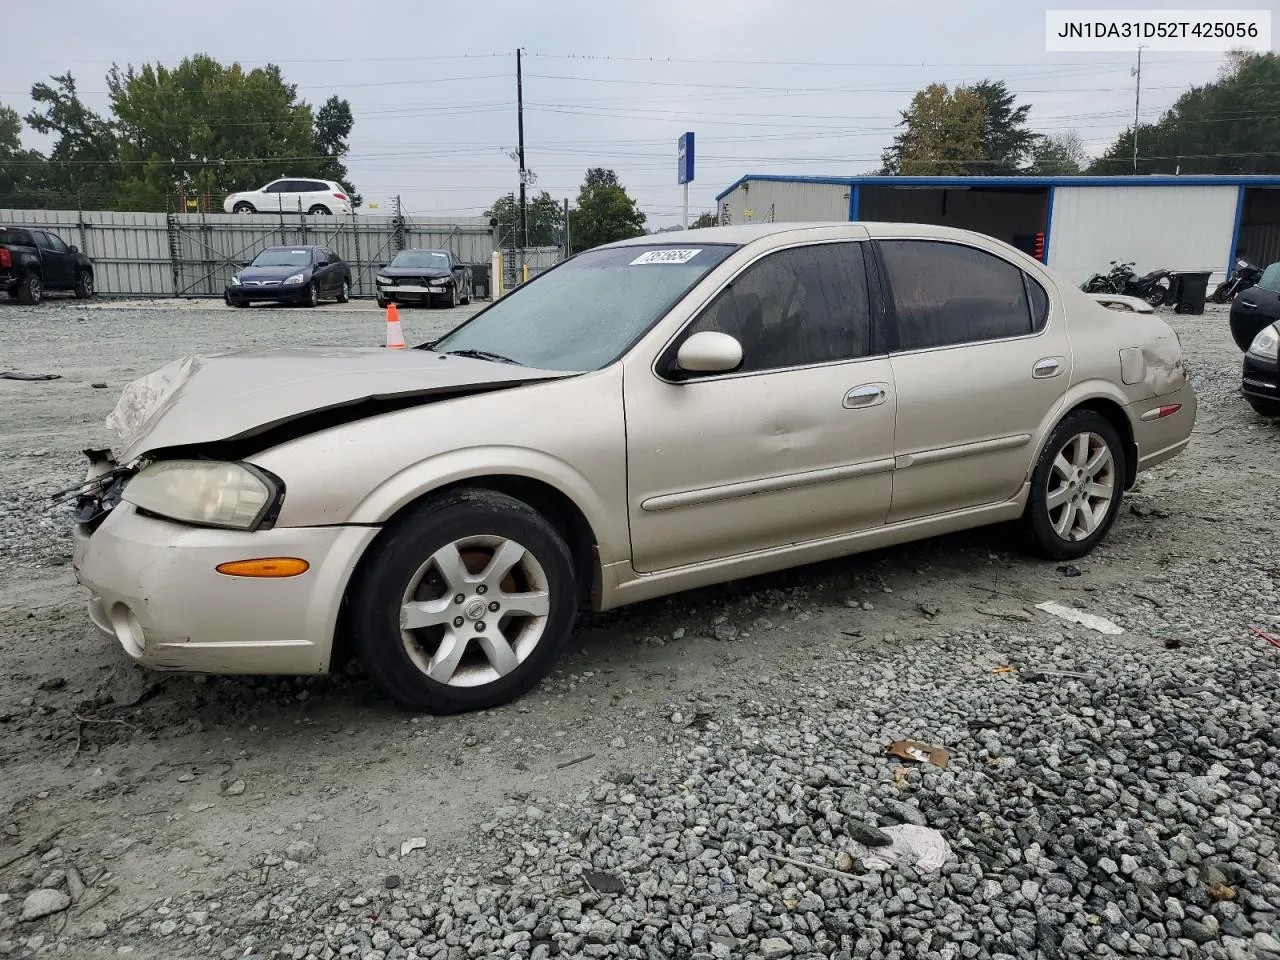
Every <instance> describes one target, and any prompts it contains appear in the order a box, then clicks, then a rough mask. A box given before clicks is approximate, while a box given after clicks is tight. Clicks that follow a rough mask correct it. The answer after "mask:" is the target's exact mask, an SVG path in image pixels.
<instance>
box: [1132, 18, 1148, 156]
mask: <svg viewBox="0 0 1280 960" xmlns="http://www.w3.org/2000/svg"><path fill="white" fill-rule="evenodd" d="M1144 46H1145V44H1141V43H1140V44H1138V68H1137V69H1136V70H1131V71H1130V73H1132V74H1134V75H1135V76H1136V77H1137V78H1138V82H1137V84H1136V85H1135V87H1134V91H1133V172H1134V173H1135V174H1136V173H1137V172H1138V107H1139V105H1140V104H1141V103H1142V48H1143V47H1144Z"/></svg>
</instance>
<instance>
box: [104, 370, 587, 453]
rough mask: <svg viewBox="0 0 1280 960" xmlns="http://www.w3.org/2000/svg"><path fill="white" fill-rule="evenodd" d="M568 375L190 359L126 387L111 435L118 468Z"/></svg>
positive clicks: (114, 414) (111, 423)
mask: <svg viewBox="0 0 1280 960" xmlns="http://www.w3.org/2000/svg"><path fill="white" fill-rule="evenodd" d="M566 376H574V374H571V373H565V372H564V371H560V370H535V369H532V368H530V367H520V366H516V365H515V364H508V363H497V362H491V361H488V360H476V359H471V358H469V357H457V356H448V355H446V354H442V353H432V352H431V351H430V350H388V349H386V348H384V347H311V348H307V347H302V348H285V349H275V350H257V351H235V352H230V353H218V354H210V355H201V356H188V357H183V358H181V359H179V360H175V361H173V362H172V363H170V364H168V365H166V366H164V367H161V368H160V369H159V370H157V371H155V372H154V373H152V374H149V375H147V376H145V377H142V378H141V379H139V380H135V381H134V382H133V383H131V384H129V386H128V387H126V388H125V390H124V393H123V394H121V396H120V401H119V402H118V403H117V404H116V407H115V410H113V411H112V413H111V415H110V416H109V417H107V426H108V427H109V428H111V430H112V431H114V432H115V434H116V437H117V438H118V440H119V444H118V445H117V447H116V451H115V452H116V458H117V461H118V462H119V463H122V464H123V463H128V462H130V461H132V460H134V459H135V458H137V457H138V456H141V455H142V454H144V453H149V452H151V451H154V450H161V449H164V448H166V447H179V446H187V445H189V444H197V443H211V442H214V441H220V440H240V439H246V438H249V437H253V436H255V435H257V434H260V433H265V432H266V431H267V430H270V429H272V428H273V427H278V426H280V425H281V424H285V423H288V422H289V421H291V420H297V419H300V418H302V417H305V416H308V415H309V414H315V413H320V412H322V411H327V410H336V409H339V408H342V407H351V406H354V405H356V404H359V403H361V402H363V401H367V400H387V399H397V398H413V397H422V398H424V400H425V399H426V398H429V397H432V396H441V395H446V396H447V395H448V394H451V393H466V392H469V391H472V390H483V389H494V388H499V387H510V386H517V385H519V384H522V383H529V382H531V381H536V380H550V379H555V378H558V377H566Z"/></svg>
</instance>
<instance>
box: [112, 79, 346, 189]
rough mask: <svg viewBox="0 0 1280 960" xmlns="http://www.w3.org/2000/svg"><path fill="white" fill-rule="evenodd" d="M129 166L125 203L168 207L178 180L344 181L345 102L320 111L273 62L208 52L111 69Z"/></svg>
mask: <svg viewBox="0 0 1280 960" xmlns="http://www.w3.org/2000/svg"><path fill="white" fill-rule="evenodd" d="M107 89H108V90H109V92H110V95H111V108H112V112H113V113H114V115H115V123H116V127H117V129H118V130H119V137H120V145H119V152H120V157H121V160H123V161H124V163H125V172H124V175H123V177H122V182H121V185H120V193H121V196H122V200H123V202H125V203H127V204H129V205H131V206H133V207H134V208H136V209H153V210H154V209H165V208H166V206H167V205H168V203H169V202H170V200H171V198H172V197H173V196H174V194H175V191H176V189H177V188H178V186H179V185H181V186H183V187H184V188H185V189H187V190H189V191H193V192H195V193H199V194H215V195H217V194H224V193H230V192H233V191H236V190H245V189H252V188H255V187H259V186H261V185H262V184H263V183H266V182H267V181H269V180H273V179H275V178H277V177H282V176H295V177H316V178H320V179H326V180H336V181H338V182H341V183H342V185H343V186H344V187H345V188H346V189H347V191H348V192H349V193H350V194H351V195H352V197H353V199H354V200H355V201H356V202H357V203H358V202H359V197H358V196H355V194H354V191H353V189H352V187H351V185H350V184H349V183H348V182H347V181H346V180H345V177H346V175H347V171H346V167H345V166H343V164H342V162H341V158H342V157H343V156H344V155H345V154H346V152H347V137H348V136H349V135H350V133H351V127H352V124H353V120H352V115H351V107H350V104H348V103H347V101H345V100H340V99H338V98H337V97H331V98H330V99H329V100H328V102H326V103H325V104H324V105H323V106H322V107H321V108H320V111H319V113H318V114H315V115H313V113H312V109H311V107H310V106H309V105H308V104H306V103H304V102H302V101H299V100H298V98H297V87H296V86H295V85H293V84H290V83H286V82H285V80H284V78H283V76H282V75H281V72H280V68H279V67H277V66H274V65H271V64H268V65H267V66H265V67H258V68H255V69H253V70H247V71H246V70H245V69H243V68H242V67H241V66H240V65H239V64H238V63H233V64H231V65H230V66H223V65H222V64H221V63H219V62H218V61H217V60H215V59H214V58H212V57H210V56H207V55H205V54H198V55H196V56H194V57H187V58H184V59H183V60H182V62H181V63H179V64H178V65H177V66H176V67H173V68H169V67H165V66H164V65H162V64H156V65H155V66H152V65H151V64H146V65H144V66H142V67H141V68H137V69H135V68H134V67H133V66H129V67H128V68H127V69H125V70H121V69H120V67H119V66H112V68H111V70H110V72H109V73H108V75H107Z"/></svg>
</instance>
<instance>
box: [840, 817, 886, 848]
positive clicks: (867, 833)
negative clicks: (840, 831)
mask: <svg viewBox="0 0 1280 960" xmlns="http://www.w3.org/2000/svg"><path fill="white" fill-rule="evenodd" d="M844 831H845V833H847V834H848V835H849V839H851V840H854V841H856V842H858V843H860V844H862V845H863V846H865V847H887V846H889V845H890V844H892V843H893V837H891V836H889V835H888V834H887V833H885V832H884V831H883V830H879V829H877V828H876V827H873V826H871V824H869V823H863V822H862V821H861V820H846V821H845V824H844Z"/></svg>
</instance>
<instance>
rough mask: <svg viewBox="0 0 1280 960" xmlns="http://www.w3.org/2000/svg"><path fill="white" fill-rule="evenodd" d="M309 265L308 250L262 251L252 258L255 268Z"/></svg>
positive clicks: (309, 252) (309, 254) (309, 253)
mask: <svg viewBox="0 0 1280 960" xmlns="http://www.w3.org/2000/svg"><path fill="white" fill-rule="evenodd" d="M310 263H311V251H310V250H285V249H281V250H263V251H262V252H261V253H260V254H258V255H257V256H256V257H254V258H253V265H254V266H255V267H305V266H307V265H309V264H310Z"/></svg>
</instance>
